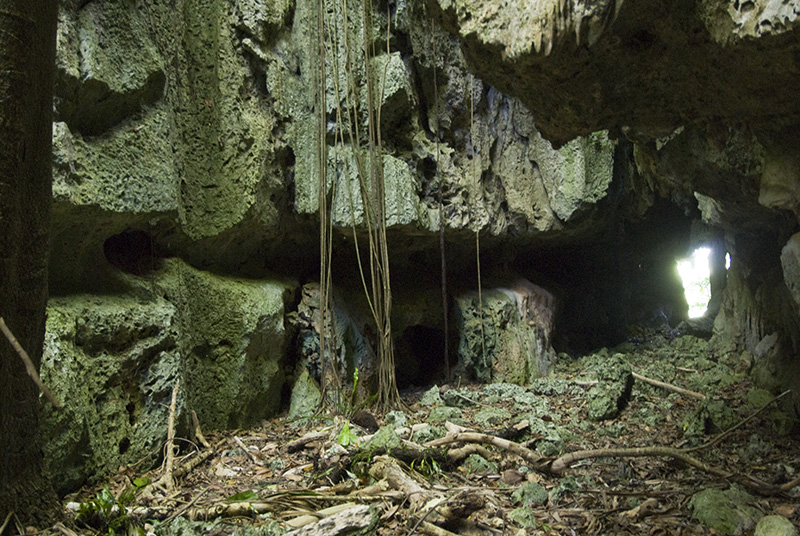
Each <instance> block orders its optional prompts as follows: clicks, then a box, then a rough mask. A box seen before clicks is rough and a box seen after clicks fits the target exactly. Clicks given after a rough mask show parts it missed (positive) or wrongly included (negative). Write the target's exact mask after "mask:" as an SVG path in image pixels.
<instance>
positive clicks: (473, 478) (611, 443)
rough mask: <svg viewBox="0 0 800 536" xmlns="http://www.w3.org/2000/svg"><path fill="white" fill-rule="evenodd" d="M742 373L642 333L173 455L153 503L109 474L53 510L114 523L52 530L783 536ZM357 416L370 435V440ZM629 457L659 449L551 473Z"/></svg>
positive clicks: (737, 361)
mask: <svg viewBox="0 0 800 536" xmlns="http://www.w3.org/2000/svg"><path fill="white" fill-rule="evenodd" d="M618 353H622V354H623V356H624V360H625V361H627V362H628V363H630V365H631V367H632V369H633V371H634V372H635V373H637V379H636V380H635V382H634V383H633V387H632V390H631V391H630V394H629V397H628V399H627V403H626V404H625V405H624V407H623V408H622V409H621V410H620V411H619V414H618V415H617V416H615V417H612V418H606V419H604V420H591V419H590V418H589V415H590V413H591V412H592V411H595V412H596V411H597V410H596V409H595V410H593V409H592V408H593V404H595V403H596V401H597V399H598V397H599V395H598V394H597V391H598V390H599V389H601V387H602V385H600V387H596V385H597V384H596V382H595V378H598V377H599V378H604V376H603V372H602V367H603V363H605V362H607V361H609V357H610V356H613V355H615V354H618ZM749 366H750V363H749V362H748V360H747V356H746V355H744V356H742V355H714V354H713V352H710V351H709V350H708V349H707V345H706V342H705V341H703V340H701V339H697V338H694V337H688V336H687V337H671V336H666V337H665V336H664V335H663V334H659V333H656V332H644V331H643V332H642V334H640V335H639V336H638V337H632V338H631V340H630V341H629V342H627V343H625V344H623V345H621V346H620V347H617V348H614V349H611V350H605V349H604V350H602V351H600V352H597V353H594V354H592V355H589V356H584V357H581V358H577V359H572V358H568V357H566V356H562V357H561V358H560V359H559V362H558V364H557V366H556V367H555V370H554V372H553V374H552V375H551V376H550V377H548V378H547V379H539V380H536V381H534V382H533V383H532V384H531V385H530V386H527V387H524V388H523V387H519V386H513V385H510V384H493V385H475V384H469V385H466V384H465V385H461V386H456V385H445V386H441V387H435V386H434V387H430V386H429V387H425V388H419V389H408V390H406V391H405V392H404V393H403V399H404V402H405V404H406V407H405V408H403V410H402V412H394V413H392V414H390V415H386V416H381V415H376V416H373V415H372V414H369V413H365V412H364V411H361V412H360V413H358V414H357V415H355V414H353V415H350V418H349V419H348V418H346V417H345V416H344V415H338V416H335V417H332V418H327V417H326V418H315V419H311V420H309V421H306V422H305V423H301V422H299V421H294V422H290V421H289V420H288V419H287V418H286V417H285V416H282V417H280V416H279V417H277V418H274V419H272V420H269V421H265V422H263V423H262V424H261V425H260V426H258V427H255V428H252V429H248V430H235V431H228V432H224V433H219V432H217V433H210V434H208V441H209V443H210V444H211V445H212V447H210V448H197V449H190V450H186V449H184V451H182V452H181V454H180V455H178V457H177V458H176V460H175V465H174V469H173V471H174V472H173V475H174V476H177V478H176V479H175V480H176V485H175V487H174V488H173V489H171V490H169V491H167V490H166V489H164V488H163V486H155V485H153V484H152V482H155V481H158V480H159V478H161V477H162V475H163V472H164V471H163V467H162V468H157V469H155V470H154V471H152V472H151V473H150V474H149V475H142V474H141V473H137V471H136V469H135V468H133V467H125V468H121V470H120V472H119V474H118V475H116V477H114V478H113V479H111V480H109V481H108V482H106V483H104V484H101V485H100V486H98V487H95V488H92V489H84V490H82V491H81V492H80V493H79V494H76V496H73V497H70V498H69V500H70V501H73V504H72V505H71V507H72V508H73V509H74V508H75V502H83V503H84V504H87V503H86V501H89V500H90V499H91V498H92V497H98V496H99V495H98V492H99V490H101V489H102V488H103V487H105V488H106V489H107V490H109V491H110V492H111V495H113V496H114V497H119V496H120V494H121V493H123V491H124V490H126V489H127V490H131V491H135V493H131V492H130V491H129V497H130V496H132V497H133V498H132V500H130V501H129V502H130V504H129V505H128V504H123V506H130V507H132V508H133V509H132V510H130V512H131V515H130V517H127V518H124V519H120V518H117V517H116V514H115V513H114V512H112V513H110V514H107V515H105V516H103V515H95V516H93V517H94V519H93V520H88V519H83V520H81V519H80V517H79V518H78V519H77V520H76V522H75V524H73V525H72V528H71V529H68V528H66V527H62V529H61V532H63V533H66V534H69V533H70V532H71V531H72V530H74V531H76V532H78V533H89V532H101V533H108V532H109V530H108V529H109V527H108V524H107V522H108V521H109V520H111V521H112V527H111V528H112V529H114V532H116V533H119V532H120V530H121V529H122V528H124V527H125V525H128V526H130V527H135V528H136V530H137V531H138V530H141V532H139V533H140V534H144V533H147V534H208V535H216V534H234V533H235V534H251V533H252V534H263V535H267V534H276V535H277V534H284V533H286V532H287V531H290V530H294V531H295V532H293V534H344V533H346V534H373V533H374V534H387V535H388V534H413V533H418V534H435V535H436V534H438V535H448V534H564V535H574V534H598V535H600V534H618V535H622V534H631V535H633V534H636V535H640V534H651V535H655V534H678V535H680V534H709V533H721V534H726V533H727V534H734V533H736V534H752V533H753V530H754V527H755V523H756V522H757V521H758V519H759V518H761V517H762V516H765V515H775V514H777V515H780V516H783V517H784V518H786V519H788V520H789V521H791V522H792V523H793V524H794V525H795V526H798V525H800V499H799V497H800V494H799V493H798V492H799V491H800V488H798V487H794V484H796V482H793V481H794V480H795V479H797V477H798V473H800V437H799V436H798V434H797V431H798V427H797V425H796V422H795V421H793V420H792V419H791V418H790V417H789V416H788V415H787V413H785V411H784V410H785V409H786V404H785V402H786V401H787V400H788V398H789V397H788V396H784V397H783V398H782V399H779V400H777V401H776V400H775V399H774V397H773V396H772V395H770V394H769V393H767V392H766V391H763V390H760V389H755V388H754V386H753V385H752V382H751V381H750V379H749V377H748V376H747V375H746V371H747V370H748V367H749ZM642 378H645V379H646V378H652V379H657V380H660V381H662V382H665V383H667V384H669V385H671V386H680V387H682V388H684V389H686V390H687V391H690V392H688V393H679V392H674V391H672V390H670V389H668V388H665V387H663V386H656V385H653V384H651V383H647V382H646V381H645V380H644V379H642ZM602 383H603V382H601V384H602ZM692 393H696V394H702V395H704V396H705V397H706V398H705V400H700V399H699V398H698V397H697V395H696V394H694V395H693V394H692ZM789 396H791V395H789ZM623 399H624V395H623ZM344 413H345V414H346V413H347V412H346V411H345V412H344ZM372 417H374V419H377V421H378V423H377V424H383V425H384V426H383V428H381V430H382V431H381V432H380V433H378V434H375V435H374V436H372V437H373V438H372V440H371V441H370V440H368V438H369V436H370V435H371V434H372V433H373V432H372V431H371V430H368V429H369V428H374V426H375V424H376V423H375V422H374V419H373V418H372ZM595 417H596V415H595ZM371 421H372V422H371ZM403 421H405V422H403ZM355 423H360V424H362V425H364V426H366V428H367V429H365V428H362V427H360V426H358V425H357V424H355ZM390 423H391V425H390ZM395 429H397V434H395V433H392V431H393V430H395ZM724 430H727V431H724ZM387 445H388V448H387ZM634 447H666V448H664V449H661V450H658V449H651V450H650V451H647V450H644V451H635V452H630V451H629V452H627V453H626V452H617V453H614V452H613V451H607V452H600V453H597V454H599V455H602V454H605V455H602V456H600V457H594V455H593V457H589V458H586V459H579V460H578V459H573V460H570V459H564V458H562V459H560V460H557V458H558V457H559V456H563V455H565V454H568V453H571V452H575V451H585V450H592V449H615V448H617V449H618V448H627V449H631V448H634ZM670 449H678V450H677V451H674V450H670ZM620 454H624V455H620ZM632 454H639V456H632ZM646 454H658V455H646ZM681 456H683V457H684V458H683V459H681ZM199 459H203V460H204V461H202V463H199V464H197V465H196V466H195V467H193V468H191V469H188V470H187V469H186V468H187V467H191V465H192V464H193V463H196V462H195V460H199ZM692 460H697V463H695V464H694V465H695V466H693V465H692V463H693V462H692ZM559 465H561V466H563V470H562V471H560V472H559V471H557V467H558V466H559ZM148 482H151V484H149V485H148V484H147V483H148ZM780 486H783V488H781V489H779V488H780ZM787 488H788V489H787ZM701 492H702V493H701ZM111 495H109V494H108V493H107V494H106V497H107V498H108V497H111ZM95 501H97V499H95ZM117 502H119V501H117ZM360 505H368V506H369V507H370V508H366V507H361V506H360ZM323 518H324V519H323ZM321 519H322V521H320V520H321ZM87 521H91V523H87ZM712 528H713V530H712ZM714 530H716V531H717V532H714Z"/></svg>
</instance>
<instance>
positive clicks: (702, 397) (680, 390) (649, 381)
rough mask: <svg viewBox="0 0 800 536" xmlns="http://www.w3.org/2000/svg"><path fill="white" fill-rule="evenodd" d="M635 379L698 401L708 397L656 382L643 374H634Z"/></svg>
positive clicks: (669, 384)
mask: <svg viewBox="0 0 800 536" xmlns="http://www.w3.org/2000/svg"><path fill="white" fill-rule="evenodd" d="M633 377H634V378H636V379H637V380H639V381H642V382H644V383H649V384H650V385H655V386H656V387H661V388H662V389H666V390H668V391H672V392H674V393H678V394H681V395H685V396H690V397H692V398H696V399H697V400H705V399H706V395H704V394H702V393H698V392H696V391H690V390H688V389H684V388H683V387H678V386H677V385H672V384H671V383H664V382H661V381H658V380H654V379H653V378H647V377H645V376H642V375H641V374H637V373H636V372H634V373H633Z"/></svg>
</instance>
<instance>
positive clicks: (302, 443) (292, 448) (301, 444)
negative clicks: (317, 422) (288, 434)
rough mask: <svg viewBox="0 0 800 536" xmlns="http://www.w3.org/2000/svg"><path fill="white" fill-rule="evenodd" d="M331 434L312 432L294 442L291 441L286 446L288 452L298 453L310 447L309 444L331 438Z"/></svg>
mask: <svg viewBox="0 0 800 536" xmlns="http://www.w3.org/2000/svg"><path fill="white" fill-rule="evenodd" d="M330 435H331V434H330V432H311V433H308V434H306V435H304V436H303V437H301V438H299V439H295V440H294V441H289V442H288V443H287V444H286V450H287V452H290V453H291V452H297V451H298V450H302V449H304V448H305V447H306V445H308V444H309V443H314V442H315V441H322V440H323V439H327V438H328V437H330Z"/></svg>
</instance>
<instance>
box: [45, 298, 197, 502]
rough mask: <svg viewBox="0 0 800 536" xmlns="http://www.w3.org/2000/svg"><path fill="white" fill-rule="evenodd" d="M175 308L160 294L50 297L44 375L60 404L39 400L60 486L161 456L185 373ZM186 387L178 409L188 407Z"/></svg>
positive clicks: (49, 463) (48, 461)
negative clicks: (169, 414)
mask: <svg viewBox="0 0 800 536" xmlns="http://www.w3.org/2000/svg"><path fill="white" fill-rule="evenodd" d="M179 330H180V324H179V320H178V312H177V310H176V308H175V306H174V305H173V304H171V303H169V302H167V301H165V300H163V299H151V300H142V299H138V298H136V297H134V296H127V297H124V296H88V295H77V296H71V297H65V298H53V299H51V300H50V303H49V305H48V311H47V331H46V335H45V349H44V355H43V358H42V366H41V375H42V378H43V380H44V382H45V383H46V384H48V385H49V386H50V388H51V389H52V391H53V392H54V394H55V396H56V398H57V399H58V400H60V401H61V402H62V404H63V406H64V407H63V408H62V409H58V410H56V409H53V408H52V407H51V406H50V405H49V404H46V403H44V404H43V405H42V413H41V421H40V425H41V429H42V437H44V438H45V441H44V454H45V465H46V467H47V471H48V473H49V474H50V475H51V477H52V481H53V482H54V484H56V486H57V489H58V491H60V492H62V493H65V492H67V491H70V490H72V489H74V488H75V487H77V486H79V485H80V484H82V483H83V482H84V481H85V480H87V479H89V478H91V477H93V476H96V475H103V474H108V473H110V472H112V471H116V470H117V469H118V468H119V466H120V465H125V464H127V463H132V462H134V461H140V460H142V459H145V460H150V461H151V462H152V461H154V460H155V459H157V457H158V456H159V453H160V451H161V449H160V445H161V443H162V441H163V440H164V439H165V438H166V436H167V412H168V409H167V408H168V407H169V403H170V397H171V392H172V389H173V388H174V387H175V385H176V383H177V381H178V379H179V378H181V354H180V348H179ZM185 402H186V396H185V391H184V390H183V389H182V388H181V389H180V391H179V397H178V410H177V411H178V413H179V414H180V413H183V408H185Z"/></svg>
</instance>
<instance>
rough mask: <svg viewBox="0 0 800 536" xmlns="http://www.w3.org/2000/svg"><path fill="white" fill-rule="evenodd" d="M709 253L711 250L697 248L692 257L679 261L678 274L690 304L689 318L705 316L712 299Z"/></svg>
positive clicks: (687, 301)
mask: <svg viewBox="0 0 800 536" xmlns="http://www.w3.org/2000/svg"><path fill="white" fill-rule="evenodd" d="M709 253H711V250H710V249H709V248H697V249H696V250H694V253H692V255H691V256H690V257H686V258H685V259H681V260H679V261H678V274H679V275H680V276H681V281H683V291H684V293H685V294H686V303H688V304H689V318H697V317H698V316H703V314H705V312H706V308H707V307H708V300H710V299H711V284H710V283H709V280H708V278H709V275H710V273H711V270H710V268H709V265H708V255H709Z"/></svg>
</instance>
